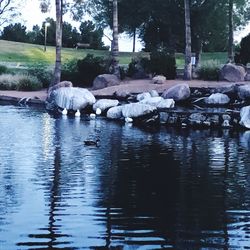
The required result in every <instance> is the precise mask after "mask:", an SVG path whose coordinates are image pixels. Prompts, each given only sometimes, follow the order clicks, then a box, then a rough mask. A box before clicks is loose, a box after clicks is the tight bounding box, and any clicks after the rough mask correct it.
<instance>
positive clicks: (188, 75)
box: [184, 0, 192, 80]
mask: <svg viewBox="0 0 250 250" xmlns="http://www.w3.org/2000/svg"><path fill="white" fill-rule="evenodd" d="M184 9H185V33H186V49H185V69H184V79H185V80H191V78H192V65H191V27H190V1H189V0H184Z"/></svg>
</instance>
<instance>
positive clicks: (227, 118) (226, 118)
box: [222, 114, 231, 121]
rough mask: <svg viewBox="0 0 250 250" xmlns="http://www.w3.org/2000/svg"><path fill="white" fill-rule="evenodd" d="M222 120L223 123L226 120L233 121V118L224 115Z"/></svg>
mask: <svg viewBox="0 0 250 250" xmlns="http://www.w3.org/2000/svg"><path fill="white" fill-rule="evenodd" d="M222 119H223V121H225V120H228V121H231V116H230V115H228V114H223V115H222Z"/></svg>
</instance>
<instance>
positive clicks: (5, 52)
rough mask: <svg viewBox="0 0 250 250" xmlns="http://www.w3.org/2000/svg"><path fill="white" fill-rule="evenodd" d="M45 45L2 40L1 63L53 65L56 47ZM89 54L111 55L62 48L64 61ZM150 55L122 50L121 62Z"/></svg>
mask: <svg viewBox="0 0 250 250" xmlns="http://www.w3.org/2000/svg"><path fill="white" fill-rule="evenodd" d="M43 49H44V47H43V45H35V44H28V43H18V42H10V41H4V40H0V64H3V65H7V66H10V65H11V67H13V68H19V67H22V66H23V67H27V66H32V65H33V64H37V63H43V64H47V65H48V66H49V65H53V64H54V61H55V47H52V46H47V51H46V52H44V51H43ZM87 54H94V55H95V56H106V57H107V56H109V54H110V52H109V51H102V50H91V49H81V50H76V49H69V48H63V49H62V63H64V62H66V61H67V60H71V59H83V58H84V57H85V56H86V55H87ZM138 55H141V56H148V53H143V52H140V53H130V52H120V53H119V62H120V64H129V63H130V61H131V58H132V57H134V56H138ZM226 59H227V53H224V52H218V53H203V54H202V58H201V61H202V62H206V61H209V60H216V61H218V63H221V64H223V63H225V62H226ZM176 63H177V68H183V67H184V56H183V54H181V53H177V54H176Z"/></svg>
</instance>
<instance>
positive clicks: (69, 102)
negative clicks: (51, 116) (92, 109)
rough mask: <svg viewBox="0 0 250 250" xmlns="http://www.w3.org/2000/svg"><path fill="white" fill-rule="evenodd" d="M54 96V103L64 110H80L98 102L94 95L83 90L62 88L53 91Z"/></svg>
mask: <svg viewBox="0 0 250 250" xmlns="http://www.w3.org/2000/svg"><path fill="white" fill-rule="evenodd" d="M52 96H53V100H52V102H54V103H55V105H56V106H58V107H60V108H62V109H64V108H66V109H71V110H78V109H79V110H80V109H83V108H85V107H87V106H88V105H93V104H94V103H95V101H96V100H95V97H94V96H93V94H92V93H91V92H90V91H88V90H87V89H83V88H73V87H61V88H58V89H56V90H53V91H52Z"/></svg>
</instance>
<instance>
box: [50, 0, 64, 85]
mask: <svg viewBox="0 0 250 250" xmlns="http://www.w3.org/2000/svg"><path fill="white" fill-rule="evenodd" d="M55 4H56V61H55V70H54V80H53V82H52V84H51V85H55V84H57V83H59V82H60V81H61V50H62V6H63V0H55Z"/></svg>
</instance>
